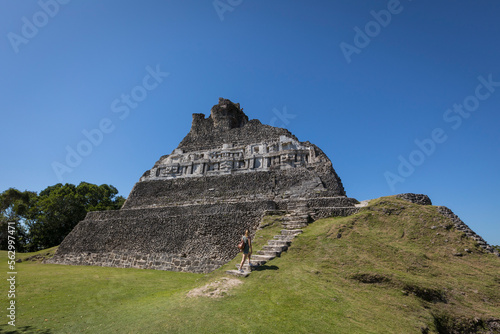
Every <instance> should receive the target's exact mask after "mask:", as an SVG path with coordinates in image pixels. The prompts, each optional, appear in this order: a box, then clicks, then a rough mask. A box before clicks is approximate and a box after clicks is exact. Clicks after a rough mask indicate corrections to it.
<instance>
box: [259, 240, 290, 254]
mask: <svg viewBox="0 0 500 334" xmlns="http://www.w3.org/2000/svg"><path fill="white" fill-rule="evenodd" d="M282 241H288V240H282ZM287 249H288V246H270V245H264V246H263V247H262V249H261V250H263V251H266V252H278V253H280V252H284V251H286V250H287Z"/></svg>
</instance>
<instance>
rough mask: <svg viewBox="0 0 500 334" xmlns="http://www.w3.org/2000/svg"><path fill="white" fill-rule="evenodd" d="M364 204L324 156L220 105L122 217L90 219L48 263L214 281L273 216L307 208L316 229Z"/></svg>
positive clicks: (150, 176)
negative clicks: (199, 275) (204, 275)
mask: <svg viewBox="0 0 500 334" xmlns="http://www.w3.org/2000/svg"><path fill="white" fill-rule="evenodd" d="M355 203H357V201H356V200H355V199H352V198H348V197H346V193H345V191H344V187H343V185H342V182H341V180H340V178H339V177H338V176H337V174H336V173H335V170H334V169H333V167H332V163H331V161H330V159H328V157H327V156H326V155H325V154H324V153H323V151H321V149H319V148H318V147H317V146H315V145H313V144H311V143H309V142H300V141H299V140H298V139H297V138H296V137H295V136H294V135H293V134H292V133H290V132H289V131H288V130H286V129H282V128H277V127H272V126H269V125H264V124H262V123H261V122H260V121H258V120H249V119H248V117H247V116H246V115H245V113H244V112H243V110H242V109H241V108H240V105H239V104H237V103H233V102H231V101H230V100H227V99H223V98H220V99H219V103H218V104H217V105H215V106H213V107H212V109H211V112H210V116H209V117H207V118H205V115H204V114H193V122H192V126H191V130H190V131H189V133H188V134H187V135H186V137H185V138H184V139H183V140H182V141H181V143H180V144H179V145H178V147H177V148H176V149H175V150H174V151H173V152H172V153H171V154H169V155H165V156H162V157H161V158H160V159H159V160H158V161H157V162H156V163H155V164H154V166H153V167H152V168H151V169H150V170H147V171H146V172H145V173H144V174H143V175H142V177H141V178H140V180H139V182H137V183H136V184H135V186H134V188H133V189H132V191H131V193H130V195H129V197H128V198H127V201H126V202H125V204H124V205H123V208H122V209H120V210H116V211H103V212H89V213H88V214H87V216H86V217H85V219H84V220H83V221H81V222H79V223H78V225H77V226H76V227H75V228H74V229H73V231H72V232H71V233H70V234H69V235H68V236H67V237H66V238H65V239H64V241H63V242H62V243H61V245H60V246H59V249H58V250H57V253H56V254H55V256H54V257H53V258H52V259H51V260H50V261H48V262H50V263H57V264H69V265H99V266H112V267H123V268H130V267H132V268H148V269H158V270H173V271H188V272H210V271H212V270H215V269H217V268H219V267H220V266H221V265H223V264H224V263H226V262H228V261H229V260H231V259H232V258H234V257H235V256H236V255H237V254H238V249H237V247H236V244H237V243H238V241H239V239H240V237H241V235H242V233H243V231H244V230H245V229H249V230H250V231H251V233H252V234H254V233H255V231H256V229H257V227H258V226H259V223H260V222H261V220H262V217H263V216H264V215H265V214H266V213H268V212H270V211H276V210H281V211H282V212H283V213H285V212H291V211H293V210H295V208H297V207H300V208H301V210H302V211H304V208H305V210H306V212H307V216H308V217H309V219H311V220H313V219H317V218H320V217H326V216H331V215H348V214H351V213H353V212H355V211H356V208H355V207H354V204H355Z"/></svg>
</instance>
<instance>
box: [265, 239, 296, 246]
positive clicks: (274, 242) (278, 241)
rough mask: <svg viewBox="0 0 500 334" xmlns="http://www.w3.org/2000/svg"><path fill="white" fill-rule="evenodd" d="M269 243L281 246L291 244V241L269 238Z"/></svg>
mask: <svg viewBox="0 0 500 334" xmlns="http://www.w3.org/2000/svg"><path fill="white" fill-rule="evenodd" d="M267 244H268V245H269V246H274V247H280V246H290V244H291V242H290V241H286V240H269V241H268V242H267Z"/></svg>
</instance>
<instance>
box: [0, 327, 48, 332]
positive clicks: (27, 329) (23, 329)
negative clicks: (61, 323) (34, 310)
mask: <svg viewBox="0 0 500 334" xmlns="http://www.w3.org/2000/svg"><path fill="white" fill-rule="evenodd" d="M7 327H8V325H2V326H0V333H2V334H34V333H37V334H52V331H51V330H50V329H39V328H35V327H33V326H24V327H18V328H15V327H12V330H11V329H9V328H7Z"/></svg>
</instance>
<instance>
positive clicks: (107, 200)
mask: <svg viewBox="0 0 500 334" xmlns="http://www.w3.org/2000/svg"><path fill="white" fill-rule="evenodd" d="M117 194H118V190H117V189H116V188H115V187H113V186H112V185H107V184H102V185H100V186H98V185H95V184H91V183H87V182H82V183H80V184H79V185H78V186H75V185H74V184H69V183H66V184H64V185H63V184H61V183H58V184H56V185H53V186H49V187H47V188H46V189H44V190H42V191H41V192H40V193H39V194H37V193H36V192H32V191H27V190H26V191H23V192H21V191H19V190H17V189H14V188H10V189H7V190H5V191H4V192H3V193H1V194H0V248H1V249H6V247H7V223H8V222H16V233H15V237H16V249H18V251H37V250H40V249H44V248H49V247H53V246H57V245H59V244H60V243H61V242H62V241H63V239H64V238H65V237H66V235H68V233H69V232H71V230H72V229H73V228H74V227H75V226H76V224H78V222H80V221H81V220H83V219H84V218H85V215H86V214H87V212H89V211H103V210H117V209H120V208H121V206H122V205H123V203H124V202H125V198H123V197H122V196H117Z"/></svg>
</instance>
